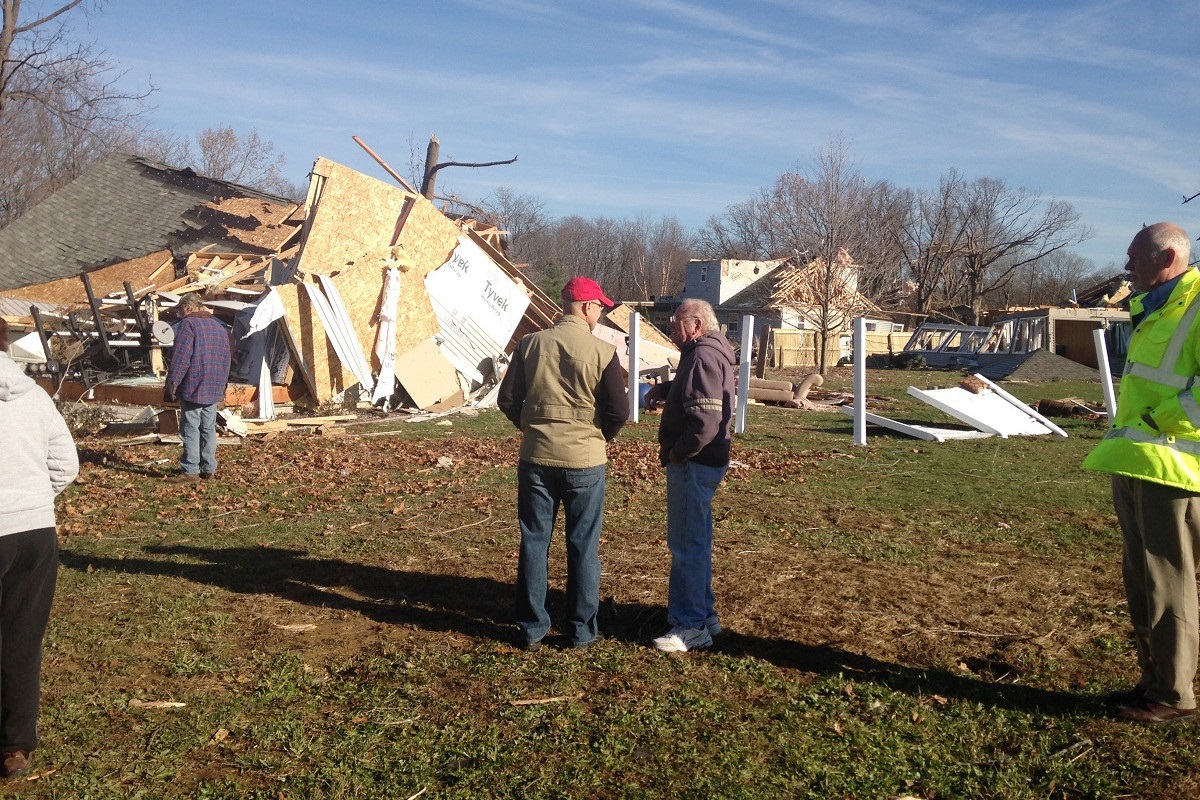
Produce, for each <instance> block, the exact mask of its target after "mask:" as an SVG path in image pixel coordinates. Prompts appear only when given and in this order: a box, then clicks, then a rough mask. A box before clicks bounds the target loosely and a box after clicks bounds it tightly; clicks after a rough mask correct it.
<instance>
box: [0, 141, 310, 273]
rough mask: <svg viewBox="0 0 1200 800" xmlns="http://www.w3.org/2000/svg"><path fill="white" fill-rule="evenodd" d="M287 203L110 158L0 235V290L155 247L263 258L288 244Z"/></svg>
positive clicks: (150, 164)
mask: <svg viewBox="0 0 1200 800" xmlns="http://www.w3.org/2000/svg"><path fill="white" fill-rule="evenodd" d="M296 206H297V204H296V203H294V202H292V201H290V200H287V199H286V198H282V197H276V196H274V195H269V194H266V193H263V192H259V191H255V190H254V189H250V188H247V187H245V186H238V185H237V184H233V183H228V182H226V181H219V180H214V179H212V178H205V177H203V176H201V175H197V174H196V173H195V172H193V171H192V170H190V169H176V168H174V167H169V166H167V165H165V164H159V163H156V162H154V161H150V160H149V159H145V158H140V157H138V156H131V155H125V154H120V153H116V154H113V155H110V156H108V157H107V158H105V159H103V160H102V161H100V162H99V163H97V164H96V165H95V166H93V167H92V168H91V169H89V170H88V171H86V172H84V173H83V174H82V175H80V176H79V177H78V178H76V179H75V180H73V181H72V182H71V183H69V184H67V185H66V186H64V187H63V188H62V189H60V190H58V191H57V192H55V193H54V194H53V195H51V196H50V197H48V198H46V200H44V201H43V202H41V203H39V204H38V205H37V206H35V207H33V208H32V209H30V210H29V211H28V212H27V213H25V214H24V215H23V216H21V217H19V218H18V219H16V220H14V221H13V222H11V223H9V224H8V225H7V226H6V227H4V228H0V290H3V289H11V288H14V287H18V286H27V285H29V284H32V283H45V282H48V281H53V280H58V279H60V278H73V277H75V276H77V275H79V274H80V273H82V272H88V271H91V270H94V269H98V268H100V267H104V266H107V265H109V264H114V263H117V262H120V261H127V260H129V259H134V258H140V257H142V256H145V255H146V254H148V253H153V252H155V251H158V250H162V249H164V248H169V249H171V250H173V251H174V252H175V253H176V254H177V255H178V254H180V253H183V254H187V253H191V252H194V251H196V250H199V249H200V248H202V247H204V246H206V245H212V244H219V245H220V246H221V249H222V250H224V251H231V250H236V251H238V252H245V253H248V254H266V253H270V252H272V251H273V250H275V249H277V248H279V247H280V246H282V245H283V244H284V243H285V242H286V241H287V240H288V239H290V238H291V236H292V234H293V232H294V228H293V226H292V225H289V224H285V221H286V220H287V219H288V218H289V217H290V216H291V214H292V212H293V211H294V210H295V209H296Z"/></svg>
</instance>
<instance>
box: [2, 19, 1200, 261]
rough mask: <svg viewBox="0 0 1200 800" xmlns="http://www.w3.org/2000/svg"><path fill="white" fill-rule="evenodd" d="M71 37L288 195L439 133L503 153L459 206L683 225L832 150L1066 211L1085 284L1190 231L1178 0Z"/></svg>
mask: <svg viewBox="0 0 1200 800" xmlns="http://www.w3.org/2000/svg"><path fill="white" fill-rule="evenodd" d="M33 5H34V4H33V3H29V2H28V0H27V4H26V8H32V6H33ZM1147 8H1153V12H1150V11H1147V10H1145V9H1147ZM79 23H82V24H77V28H76V34H77V35H78V36H80V37H83V38H93V39H95V41H96V42H97V43H98V44H99V45H100V46H101V47H103V48H104V49H105V50H107V51H108V53H109V55H110V56H111V57H112V58H113V59H115V60H116V61H117V62H119V64H120V65H121V66H122V67H123V68H124V69H126V70H128V74H127V75H126V77H125V79H124V80H125V81H127V82H128V83H129V85H130V86H136V85H139V84H141V85H144V84H145V83H146V82H147V81H152V82H153V84H154V85H155V86H156V87H158V91H157V92H156V93H155V94H154V96H153V103H154V105H155V107H156V108H155V110H154V111H153V113H152V118H153V121H154V123H155V124H156V126H157V127H160V128H164V129H168V130H172V131H174V132H177V133H182V134H189V135H194V134H195V133H197V132H199V131H200V130H202V129H203V128H206V127H216V126H219V125H230V126H232V127H233V128H235V129H236V130H238V131H239V132H243V133H244V132H248V131H249V130H250V129H257V130H258V131H259V133H260V134H261V135H262V136H263V137H265V138H267V139H268V140H270V141H272V142H274V143H275V145H276V147H277V148H278V149H279V151H280V152H282V153H284V154H285V155H286V157H287V159H288V169H287V173H288V176H289V177H290V178H291V179H292V180H294V181H296V182H298V183H301V184H306V183H307V178H306V175H307V172H308V170H309V168H310V167H311V166H312V162H313V161H314V160H315V159H316V158H317V157H318V156H324V157H326V158H330V159H332V160H334V161H337V162H339V163H341V164H344V165H346V166H349V167H352V168H354V169H358V170H360V171H362V172H365V173H368V174H371V175H375V176H376V177H380V178H382V179H385V180H386V179H387V178H386V175H385V174H384V173H383V171H382V170H381V169H379V168H378V167H377V166H376V165H375V163H374V162H373V161H372V160H371V159H370V158H369V157H368V156H367V155H366V153H364V152H363V151H362V150H361V149H360V148H359V147H358V145H356V144H355V143H354V142H353V141H352V140H351V136H352V135H358V136H360V137H362V138H363V140H365V141H366V142H367V143H368V144H369V145H370V146H371V147H372V148H373V149H374V150H375V151H376V152H377V153H379V154H380V156H381V157H383V158H384V159H385V160H386V161H388V162H389V163H390V164H391V165H392V166H393V167H394V168H395V169H397V170H398V171H400V172H401V173H406V172H407V164H408V161H409V153H410V149H411V146H412V145H415V146H416V147H417V148H418V150H419V152H420V153H421V154H422V155H423V153H424V148H425V144H426V143H427V142H428V139H429V135H430V134H431V133H436V134H437V135H438V138H439V139H440V140H441V143H442V160H456V161H495V160H501V159H507V158H511V157H512V156H514V155H517V156H519V158H520V160H519V161H518V162H517V163H516V164H515V165H512V166H505V167H493V168H489V169H483V170H462V169H454V170H446V171H443V173H442V176H443V177H441V178H440V179H439V181H440V183H439V185H440V186H445V187H450V188H452V189H454V190H455V191H456V192H458V193H459V194H460V195H462V196H464V197H466V198H471V199H480V198H482V197H484V196H486V195H488V194H489V193H490V192H492V191H494V190H495V189H496V188H497V187H499V186H508V187H511V188H512V189H513V190H514V191H516V192H518V193H520V194H529V195H534V196H536V197H538V198H539V199H540V200H542V202H543V203H544V204H545V210H546V212H547V213H549V214H552V215H555V216H566V215H569V214H579V215H582V216H585V217H595V216H607V217H613V218H632V217H637V216H640V215H646V216H648V217H649V218H651V219H657V218H659V217H662V216H667V215H670V216H674V217H676V218H677V219H679V221H680V222H681V223H683V225H684V226H685V227H687V228H689V229H694V228H697V227H699V226H700V225H702V224H703V223H704V222H705V221H706V220H707V219H708V218H709V217H710V216H712V215H715V214H720V213H721V212H722V211H723V210H724V209H725V208H727V207H728V206H729V205H731V204H733V203H736V202H740V201H743V200H745V199H747V198H749V197H751V196H752V195H753V194H754V193H755V192H756V191H757V190H758V189H760V188H762V187H766V186H769V185H770V184H771V183H772V182H773V181H774V180H775V178H776V177H777V176H778V175H779V174H780V173H782V172H784V171H786V170H789V169H797V168H799V169H802V170H803V169H806V168H808V167H809V166H811V163H812V156H813V154H814V153H815V152H816V151H817V150H818V149H820V148H822V147H824V146H825V145H826V144H827V143H829V142H830V141H831V140H833V139H834V138H836V137H838V136H841V137H843V139H844V140H845V142H846V143H847V144H848V145H849V149H850V155H851V158H852V159H853V161H854V162H855V163H856V166H857V168H858V169H859V170H860V171H861V172H862V173H863V174H864V175H865V176H866V177H867V178H868V179H871V180H880V179H885V180H889V181H891V182H893V183H895V184H897V185H900V186H905V187H910V188H932V187H935V186H936V185H937V181H938V178H939V177H940V176H941V175H942V174H944V173H945V172H946V171H947V170H949V169H950V168H952V167H953V168H957V169H958V170H959V171H960V172H962V173H963V174H964V175H966V176H967V177H968V178H978V177H994V178H1001V179H1003V180H1005V181H1007V182H1008V183H1009V184H1011V185H1014V186H1021V187H1026V188H1029V189H1032V190H1035V191H1039V192H1042V193H1043V194H1044V195H1046V196H1052V197H1055V198H1057V199H1061V200H1066V201H1069V202H1071V203H1072V204H1073V205H1074V206H1075V207H1076V209H1077V210H1078V211H1079V212H1080V213H1081V215H1082V217H1083V219H1084V221H1085V222H1086V223H1087V224H1088V225H1089V226H1090V227H1091V228H1092V229H1093V230H1094V233H1095V235H1094V237H1093V238H1092V239H1091V240H1090V241H1088V242H1085V243H1084V244H1083V245H1081V246H1080V247H1079V248H1077V252H1079V253H1080V254H1081V255H1083V256H1085V257H1087V258H1090V259H1092V260H1093V261H1094V262H1095V263H1096V265H1097V266H1098V267H1103V266H1106V265H1109V264H1116V265H1120V264H1123V259H1124V253H1125V248H1126V246H1127V244H1128V242H1129V239H1130V238H1131V236H1132V234H1133V233H1134V232H1135V231H1136V230H1137V228H1138V227H1139V226H1140V225H1141V224H1142V223H1149V222H1155V221H1158V220H1162V219H1168V220H1173V221H1176V222H1178V223H1180V224H1182V225H1183V226H1184V227H1185V228H1187V229H1188V230H1189V232H1190V233H1191V234H1192V235H1193V236H1194V237H1195V236H1200V198H1197V199H1196V200H1194V201H1192V202H1191V203H1189V204H1187V205H1182V204H1181V201H1182V199H1183V196H1184V195H1188V196H1190V195H1192V194H1195V193H1196V192H1200V146H1198V144H1197V141H1196V139H1197V134H1198V132H1200V59H1197V58H1196V36H1195V32H1196V31H1197V30H1200V3H1198V2H1197V1H1196V0H1153V1H1152V2H1145V0H1141V2H1132V1H1126V0H1107V1H1106V0H1055V2H1045V0H1042V1H1041V2H1024V0H1005V2H1003V3H990V2H948V1H946V0H928V1H926V0H915V1H914V2H898V1H893V2H865V0H818V1H817V2H809V0H733V1H732V2H730V1H729V0H727V1H726V2H683V1H682V0H591V1H590V2H576V1H574V0H555V2H550V0H486V1H485V0H438V2H424V0H342V1H341V2H337V3H329V2H310V1H309V0H291V1H290V2H282V1H280V0H204V1H203V2H183V0H108V2H107V4H106V5H105V7H104V10H103V13H102V14H100V15H98V16H94V17H92V18H90V19H88V20H87V21H86V22H84V21H83V20H82V18H80V20H79ZM697 255H702V254H697Z"/></svg>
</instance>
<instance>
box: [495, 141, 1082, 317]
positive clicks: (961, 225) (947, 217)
mask: <svg viewBox="0 0 1200 800" xmlns="http://www.w3.org/2000/svg"><path fill="white" fill-rule="evenodd" d="M481 206H482V208H483V209H484V210H485V211H486V212H487V213H488V215H489V216H490V217H491V221H493V222H494V223H496V224H498V225H500V226H501V227H503V228H506V229H507V230H508V231H509V232H510V234H511V251H510V255H512V256H513V258H514V260H516V261H518V262H524V263H527V264H528V265H529V267H528V270H529V273H530V274H531V275H533V276H534V277H535V279H536V280H538V281H539V282H540V283H542V284H543V288H546V289H547V290H554V289H555V287H557V286H561V285H562V283H563V282H564V281H565V280H567V279H568V278H570V277H571V276H573V275H576V274H580V273H587V274H589V275H591V276H593V277H595V278H596V279H597V280H599V281H601V283H602V284H603V285H604V286H605V287H611V291H612V292H613V293H614V294H615V295H617V296H620V297H621V298H623V299H636V300H645V299H650V298H651V297H656V296H661V295H666V294H672V293H675V292H677V291H678V290H679V289H680V288H681V287H682V283H683V276H684V268H685V266H686V264H687V261H688V259H690V258H713V259H717V258H733V259H763V260H765V259H774V258H787V257H794V258H797V259H799V260H801V262H811V263H813V264H816V265H819V267H820V268H822V269H824V270H825V274H823V275H822V276H821V279H820V282H822V283H824V284H825V288H826V289H829V288H831V286H832V283H833V280H834V275H833V271H834V266H835V265H836V263H837V256H838V252H839V251H840V250H843V249H844V250H845V251H847V252H848V253H849V254H850V255H851V257H852V259H853V261H854V263H855V264H856V265H857V266H858V288H859V291H861V292H862V293H863V294H865V295H866V296H867V297H868V298H870V299H871V300H872V301H873V302H874V303H875V304H876V305H878V306H880V307H881V308H884V309H896V308H900V307H902V306H906V307H910V308H912V310H914V311H917V312H921V313H929V312H932V311H936V310H939V309H946V308H950V307H958V309H959V312H960V314H961V315H962V316H965V317H968V319H967V320H966V321H969V322H970V321H976V320H978V318H979V316H980V315H981V314H982V312H983V311H984V310H985V309H986V308H988V307H989V306H995V305H1006V306H1007V305H1015V304H1022V305H1038V304H1054V303H1060V302H1063V301H1066V300H1067V299H1069V297H1070V294H1071V290H1072V289H1077V288H1082V286H1084V285H1087V284H1088V283H1091V282H1094V281H1095V280H1097V279H1098V276H1097V275H1096V274H1095V268H1094V267H1093V266H1092V265H1091V264H1090V262H1088V261H1087V260H1085V259H1083V258H1081V257H1079V256H1078V255H1076V254H1074V253H1072V252H1071V250H1070V248H1071V247H1073V246H1075V245H1077V244H1079V243H1081V242H1083V241H1085V240H1086V239H1087V238H1089V237H1090V235H1091V232H1090V231H1089V230H1088V228H1087V227H1086V226H1084V225H1083V224H1082V223H1081V221H1080V218H1079V214H1078V213H1077V212H1076V211H1075V210H1074V208H1073V207H1072V206H1071V205H1070V204H1069V203H1066V202H1064V201H1060V200H1055V199H1053V198H1047V197H1043V196H1042V195H1041V194H1039V193H1037V192H1033V191H1030V190H1027V189H1021V188H1014V187H1012V186H1009V185H1008V184H1007V183H1005V182H1004V181H1003V180H1000V179H997V178H978V179H975V180H968V179H967V178H965V177H964V176H963V175H962V174H960V173H959V172H958V171H957V170H954V169H951V170H949V171H948V172H947V173H946V174H945V175H943V176H942V178H941V180H940V182H939V184H938V187H937V188H936V189H929V190H914V189H906V188H901V187H898V186H895V185H894V184H891V183H889V182H888V181H874V182H872V181H869V180H868V179H867V178H866V177H864V176H863V175H862V174H861V173H860V172H859V171H858V169H857V168H856V167H855V166H854V165H853V164H852V163H851V161H850V157H849V149H848V147H847V145H846V144H845V142H844V141H843V140H842V139H840V138H839V139H835V140H834V141H832V142H830V143H829V144H827V145H826V146H825V147H823V148H821V149H820V150H819V151H818V152H817V153H816V154H815V157H814V159H813V162H812V165H811V166H810V167H809V168H808V169H807V170H803V171H789V172H785V173H783V174H782V175H780V176H779V177H778V178H777V179H776V181H775V183H774V184H773V185H771V186H769V187H766V188H763V189H761V190H760V191H759V192H758V193H757V194H756V195H755V196H753V197H751V198H750V199H748V200H745V201H742V202H737V203H734V204H733V205H730V206H729V207H728V208H727V209H725V211H724V212H722V213H721V214H719V215H716V216H713V217H711V218H710V219H709V220H708V222H707V223H706V224H705V225H704V226H702V227H701V229H700V230H698V231H695V232H691V233H689V232H688V231H685V230H684V229H683V227H682V226H681V225H680V224H679V222H678V221H677V220H676V219H675V218H674V217H663V218H661V219H659V220H652V219H648V218H645V217H642V218H638V219H634V220H614V219H609V218H606V217H597V218H592V219H584V218H582V217H578V216H570V217H565V218H562V219H552V218H550V217H549V216H548V215H546V214H545V212H544V206H543V204H542V203H541V202H540V201H539V200H537V198H535V197H531V196H528V195H520V194H516V193H514V192H513V191H512V190H511V189H507V188H505V189H501V190H500V191H499V192H497V193H496V194H495V195H494V196H492V197H490V198H488V199H486V200H485V201H483V203H481ZM822 265H823V266H822ZM820 289H821V287H817V291H816V294H817V295H818V296H820V295H822V294H825V295H828V294H829V292H828V291H826V292H822V291H821V290H820Z"/></svg>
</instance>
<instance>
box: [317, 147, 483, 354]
mask: <svg viewBox="0 0 1200 800" xmlns="http://www.w3.org/2000/svg"><path fill="white" fill-rule="evenodd" d="M313 175H314V181H317V182H319V185H320V191H319V193H318V197H317V198H316V204H315V206H314V207H313V208H312V209H311V210H310V213H309V221H308V226H307V229H306V231H305V234H304V244H303V249H302V250H301V255H300V269H301V270H302V271H304V272H306V273H309V274H313V273H321V274H324V275H330V276H332V278H333V282H334V284H335V285H336V286H337V288H338V292H339V293H340V294H341V295H342V300H343V301H344V302H345V305H346V310H347V311H348V312H349V314H350V318H351V319H352V320H353V321H354V326H355V333H356V334H357V335H358V338H359V343H360V344H361V345H362V348H363V351H364V352H367V353H373V352H374V350H375V337H376V332H377V330H378V326H379V302H380V296H381V294H382V290H383V278H384V273H385V271H386V269H387V264H388V261H389V259H390V257H391V255H392V241H391V239H392V234H393V232H394V231H395V228H396V220H397V219H398V218H399V216H400V213H401V211H402V210H403V208H404V202H405V200H406V199H409V198H412V199H413V201H414V202H413V207H412V210H411V211H410V212H409V215H408V220H407V222H406V223H405V226H404V230H403V231H402V232H401V234H400V238H399V240H398V241H397V242H396V244H397V245H399V246H400V247H402V248H403V249H404V252H405V253H406V254H407V255H408V257H409V258H410V259H411V261H412V266H411V268H410V269H409V271H407V272H403V273H401V276H400V280H401V292H400V308H399V309H398V316H397V319H396V352H400V353H402V352H405V351H407V350H411V349H412V348H414V347H416V346H417V345H418V344H420V343H421V342H423V341H424V340H426V339H428V338H429V337H431V336H433V335H434V334H436V333H437V332H438V324H437V318H436V317H435V316H434V313H433V307H432V305H431V304H430V302H429V297H428V295H427V294H426V292H425V285H424V281H425V275H426V274H428V273H429V272H430V271H431V270H434V269H437V268H438V267H440V266H441V265H442V264H444V263H445V261H446V258H447V257H448V256H449V254H450V252H451V251H452V250H453V249H454V247H455V245H456V244H457V242H458V237H459V235H460V233H461V232H460V231H459V229H458V226H457V225H455V224H454V223H453V222H452V221H451V220H450V219H449V218H448V217H446V216H445V215H444V214H442V212H440V211H439V210H438V209H437V208H435V207H434V205H433V204H432V203H430V202H429V201H428V200H426V199H425V198H424V197H419V196H415V195H411V194H409V193H408V192H406V191H404V190H403V189H400V188H398V187H395V186H391V185H389V184H386V183H383V182H382V181H379V180H376V179H374V178H372V177H370V176H368V175H363V174H362V173H360V172H356V171H355V170H352V169H350V168H348V167H344V166H342V165H340V164H337V163H335V162H333V161H329V160H328V159H324V158H319V159H317V162H316V164H315V165H314V166H313ZM372 366H374V367H378V366H379V365H378V364H377V363H375V364H373V365H372Z"/></svg>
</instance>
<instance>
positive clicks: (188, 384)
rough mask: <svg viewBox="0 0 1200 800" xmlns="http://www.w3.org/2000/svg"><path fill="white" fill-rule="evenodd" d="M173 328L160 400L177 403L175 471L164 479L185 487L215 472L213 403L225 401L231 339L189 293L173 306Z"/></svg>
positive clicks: (214, 408) (214, 404) (227, 332)
mask: <svg viewBox="0 0 1200 800" xmlns="http://www.w3.org/2000/svg"><path fill="white" fill-rule="evenodd" d="M179 314H180V320H179V323H178V324H177V325H176V326H175V343H174V345H173V347H172V349H171V366H170V367H169V368H168V369H167V383H166V386H165V387H164V396H163V399H165V400H166V401H168V402H170V401H172V400H174V399H176V398H178V399H179V412H180V413H179V436H180V438H181V439H183V457H182V458H180V459H179V466H180V469H181V472H180V473H179V474H178V475H176V476H174V477H172V478H169V479H168V480H170V481H171V482H173V483H187V482H190V481H194V480H197V479H198V478H211V477H213V476H214V475H215V474H216V472H217V403H219V402H221V401H222V400H224V399H225V384H226V383H227V382H228V381H229V362H230V359H231V357H232V349H233V348H232V340H231V337H230V334H229V331H228V330H226V328H225V326H224V325H222V324H221V323H220V322H218V321H217V320H216V319H215V318H214V317H213V315H212V314H211V313H210V312H209V311H208V310H207V309H205V308H204V303H203V302H202V301H201V300H200V298H199V297H197V296H196V295H194V294H189V295H184V296H183V298H182V299H181V300H180V301H179Z"/></svg>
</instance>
